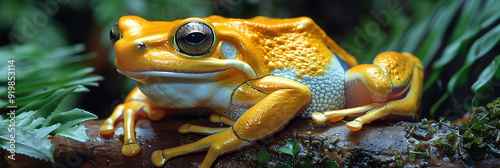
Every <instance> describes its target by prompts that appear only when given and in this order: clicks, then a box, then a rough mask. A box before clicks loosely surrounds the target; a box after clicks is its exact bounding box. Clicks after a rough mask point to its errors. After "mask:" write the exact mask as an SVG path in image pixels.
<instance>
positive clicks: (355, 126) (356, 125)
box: [345, 120, 363, 131]
mask: <svg viewBox="0 0 500 168" xmlns="http://www.w3.org/2000/svg"><path fill="white" fill-rule="evenodd" d="M345 126H346V127H347V128H349V129H350V130H351V131H359V130H360V129H361V127H363V124H362V123H361V122H359V121H358V120H354V121H351V122H348V123H346V124H345Z"/></svg>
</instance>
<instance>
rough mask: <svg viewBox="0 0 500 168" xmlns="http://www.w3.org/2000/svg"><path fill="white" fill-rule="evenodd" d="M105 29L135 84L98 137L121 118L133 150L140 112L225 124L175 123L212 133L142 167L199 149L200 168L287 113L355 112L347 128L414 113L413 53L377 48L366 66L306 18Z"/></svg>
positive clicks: (322, 116)
mask: <svg viewBox="0 0 500 168" xmlns="http://www.w3.org/2000/svg"><path fill="white" fill-rule="evenodd" d="M113 30H114V31H112V34H111V35H112V37H113V38H114V39H115V40H117V41H116V43H115V45H114V48H115V52H116V59H115V64H116V67H117V69H118V71H119V72H121V73H122V74H124V75H126V76H128V77H130V78H132V79H134V80H136V81H137V83H138V87H137V88H135V89H134V90H133V91H132V92H131V93H130V94H129V96H128V97H127V98H126V100H125V102H124V103H123V104H120V105H119V106H117V107H116V108H115V110H114V112H113V114H112V115H111V116H110V117H109V118H108V119H107V120H106V122H105V123H104V124H103V125H102V127H101V129H100V133H101V134H104V135H106V134H113V132H114V124H115V123H116V122H117V121H120V120H123V121H124V129H125V133H124V134H125V136H124V146H123V149H122V153H123V155H125V156H129V157H133V156H135V155H137V154H138V153H139V151H140V146H139V145H138V144H137V141H136V139H135V132H134V131H135V130H134V122H135V119H136V118H139V117H141V116H142V117H146V116H147V117H148V118H150V119H152V120H159V119H161V118H162V117H164V116H165V115H166V113H172V112H174V113H175V112H182V113H184V114H188V115H203V114H205V112H204V111H200V110H198V109H199V108H198V107H204V108H208V109H211V110H213V111H214V112H215V113H212V114H211V115H210V120H211V121H212V122H217V123H223V124H226V125H228V127H227V128H207V127H203V126H197V125H191V124H185V125H183V126H181V127H180V128H179V132H180V133H205V134H212V135H210V136H207V137H206V138H204V139H202V140H200V141H197V142H195V143H192V144H187V145H183V146H179V147H175V148H171V149H165V150H159V151H156V152H154V153H153V155H152V158H151V161H152V163H153V164H154V165H155V166H158V167H160V166H163V165H164V164H165V163H166V162H167V161H168V159H170V158H172V157H176V156H179V155H184V154H187V153H191V152H196V151H200V150H204V149H208V153H207V155H206V157H205V160H204V161H203V163H202V164H201V167H210V166H211V165H212V163H213V162H214V160H215V159H216V158H217V156H219V155H221V154H224V153H227V152H230V151H234V150H237V149H239V148H242V147H244V146H247V145H251V144H252V143H253V142H255V141H256V140H259V139H263V138H265V137H268V136H270V135H272V134H273V133H275V132H277V131H279V130H280V129H281V128H283V127H284V126H285V125H286V123H288V122H289V121H290V120H291V119H292V118H294V117H295V116H297V115H302V116H303V117H311V118H312V119H313V120H314V121H315V122H316V123H318V124H321V123H323V122H325V121H326V120H330V121H332V122H335V121H338V120H341V119H342V118H343V117H344V116H347V115H356V116H360V117H358V118H356V119H355V120H354V121H351V122H348V123H347V124H346V126H347V127H348V128H349V129H351V130H353V131H356V130H359V129H361V127H362V125H363V124H364V123H368V122H370V121H372V120H376V119H379V118H383V117H387V116H389V115H394V116H403V117H414V116H415V114H416V111H417V109H418V107H419V104H420V96H421V88H422V79H423V72H422V70H423V67H422V64H421V63H420V61H419V60H418V59H417V58H416V57H414V56H413V55H411V54H409V53H397V52H385V53H382V54H380V55H378V56H377V57H376V58H375V60H374V64H366V65H357V61H356V60H355V59H354V57H352V56H351V55H350V54H348V53H347V52H346V51H344V50H343V49H342V48H340V47H339V46H338V45H337V44H336V43H335V42H334V41H333V40H332V39H330V38H329V37H328V36H327V35H326V34H325V33H324V31H323V30H321V28H320V27H318V26H317V25H316V24H315V23H314V22H313V21H312V20H311V19H310V18H307V17H300V18H293V19H273V18H266V17H256V18H253V19H229V18H223V17H220V16H211V17H208V18H187V19H182V20H176V21H172V22H161V21H155V22H152V21H147V20H144V19H142V18H140V17H136V16H124V17H122V18H120V20H119V22H118V23H117V25H116V27H114V29H113ZM193 108H194V109H195V110H179V109H193ZM172 109H176V110H172ZM367 111H369V113H366V112H367ZM365 113H366V114H365Z"/></svg>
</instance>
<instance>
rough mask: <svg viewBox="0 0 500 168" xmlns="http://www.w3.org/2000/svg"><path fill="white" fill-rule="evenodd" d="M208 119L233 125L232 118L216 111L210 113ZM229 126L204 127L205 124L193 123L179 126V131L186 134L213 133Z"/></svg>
mask: <svg viewBox="0 0 500 168" xmlns="http://www.w3.org/2000/svg"><path fill="white" fill-rule="evenodd" d="M210 121H211V122H213V123H222V124H225V125H228V126H232V125H234V120H231V119H230V118H228V117H226V116H223V115H220V114H218V113H212V114H210ZM227 128H229V127H222V128H212V127H205V126H199V125H193V124H183V125H181V126H180V127H179V130H178V131H179V133H181V134H187V133H198V134H209V135H210V134H215V133H217V132H220V131H222V130H225V129H227Z"/></svg>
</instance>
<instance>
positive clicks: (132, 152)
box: [122, 143, 141, 157]
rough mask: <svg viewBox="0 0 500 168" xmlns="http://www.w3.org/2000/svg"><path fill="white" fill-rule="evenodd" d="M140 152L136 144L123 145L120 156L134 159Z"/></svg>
mask: <svg viewBox="0 0 500 168" xmlns="http://www.w3.org/2000/svg"><path fill="white" fill-rule="evenodd" d="M140 151H141V147H140V146H139V145H137V144H136V143H131V144H127V145H123V148H122V154H123V155H124V156H127V157H134V156H136V155H137V154H139V152H140Z"/></svg>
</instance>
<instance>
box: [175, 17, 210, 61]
mask: <svg viewBox="0 0 500 168" xmlns="http://www.w3.org/2000/svg"><path fill="white" fill-rule="evenodd" d="M174 38H175V45H176V46H177V48H178V49H179V52H181V53H184V54H187V55H190V56H202V55H205V54H207V53H209V52H210V50H211V49H212V47H213V46H214V43H215V33H214V30H213V29H212V28H211V27H210V26H209V25H207V24H206V23H203V22H200V21H191V22H188V23H186V24H183V25H182V26H181V27H179V29H177V32H175V37H174Z"/></svg>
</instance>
